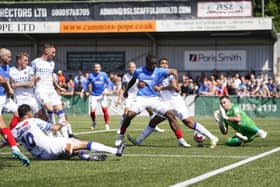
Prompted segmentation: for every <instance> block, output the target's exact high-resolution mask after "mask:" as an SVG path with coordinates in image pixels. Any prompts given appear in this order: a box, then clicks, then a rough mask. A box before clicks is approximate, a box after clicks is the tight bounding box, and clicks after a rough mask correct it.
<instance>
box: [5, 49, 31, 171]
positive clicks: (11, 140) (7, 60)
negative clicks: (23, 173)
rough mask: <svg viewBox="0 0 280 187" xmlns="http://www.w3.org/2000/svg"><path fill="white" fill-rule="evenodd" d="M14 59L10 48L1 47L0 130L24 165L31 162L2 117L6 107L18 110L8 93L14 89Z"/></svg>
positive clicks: (13, 152) (13, 110)
mask: <svg viewBox="0 0 280 187" xmlns="http://www.w3.org/2000/svg"><path fill="white" fill-rule="evenodd" d="M11 59H12V54H11V51H10V50H9V49H6V48H1V49H0V131H1V134H2V136H3V137H4V138H5V140H6V141H7V143H8V145H9V146H10V147H11V149H12V154H13V155H15V156H16V157H17V158H18V159H19V160H20V161H21V162H22V164H23V165H24V166H28V165H29V164H30V161H29V159H28V158H27V157H26V156H24V155H23V154H22V153H21V151H20V150H19V148H18V146H17V144H16V141H15V139H14V137H13V135H12V133H11V130H10V128H8V127H7V126H6V124H5V122H4V119H3V117H2V110H3V109H4V108H12V109H10V110H12V112H16V108H17V106H16V104H15V103H13V102H11V99H8V98H7V95H12V94H13V90H12V88H11V86H10V82H9V69H10V66H9V63H10V61H11ZM11 106H12V107H11Z"/></svg>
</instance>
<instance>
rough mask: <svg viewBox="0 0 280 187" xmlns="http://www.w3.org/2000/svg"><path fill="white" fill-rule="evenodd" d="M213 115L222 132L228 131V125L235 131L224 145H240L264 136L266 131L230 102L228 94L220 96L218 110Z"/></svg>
mask: <svg viewBox="0 0 280 187" xmlns="http://www.w3.org/2000/svg"><path fill="white" fill-rule="evenodd" d="M214 117H215V119H216V121H217V122H218V123H219V127H220V130H221V132H222V133H223V134H227V133H228V126H231V127H232V128H233V129H234V130H236V131H237V133H236V134H235V136H233V137H231V138H229V139H227V141H226V145H229V146H240V145H241V144H242V143H248V142H251V141H253V140H254V139H255V137H258V136H259V137H260V138H262V139H264V138H266V136H267V132H266V131H264V130H262V129H259V128H258V127H257V126H256V123H255V122H254V121H253V120H252V119H251V118H250V117H249V116H248V115H247V114H246V113H245V112H244V111H243V110H241V109H240V108H239V106H237V105H234V104H233V103H231V101H230V98H229V97H228V96H222V97H221V98H220V110H217V111H215V112H214Z"/></svg>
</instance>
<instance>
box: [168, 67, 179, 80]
mask: <svg viewBox="0 0 280 187" xmlns="http://www.w3.org/2000/svg"><path fill="white" fill-rule="evenodd" d="M168 73H169V75H173V76H174V77H175V79H176V80H178V71H177V69H174V68H169V69H168Z"/></svg>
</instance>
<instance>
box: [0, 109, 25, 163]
mask: <svg viewBox="0 0 280 187" xmlns="http://www.w3.org/2000/svg"><path fill="white" fill-rule="evenodd" d="M1 108H2V107H1ZM0 131H1V134H2V136H3V137H4V138H5V140H6V142H7V143H8V145H9V146H10V147H11V149H12V154H13V155H14V156H15V157H16V158H17V159H19V160H20V161H21V162H22V164H23V165H24V166H29V165H30V160H29V159H28V158H27V157H26V156H24V155H23V154H22V153H21V151H20V150H19V148H18V146H17V143H16V140H15V138H14V136H13V134H12V132H11V130H10V128H7V127H6V124H5V122H4V120H3V117H2V114H1V115H0Z"/></svg>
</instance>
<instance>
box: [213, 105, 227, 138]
mask: <svg viewBox="0 0 280 187" xmlns="http://www.w3.org/2000/svg"><path fill="white" fill-rule="evenodd" d="M214 117H215V120H216V122H217V123H218V126H219V129H220V131H221V133H222V134H224V135H226V134H227V133H228V123H227V121H225V120H224V119H223V117H222V115H221V112H220V110H216V111H215V112H214Z"/></svg>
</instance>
